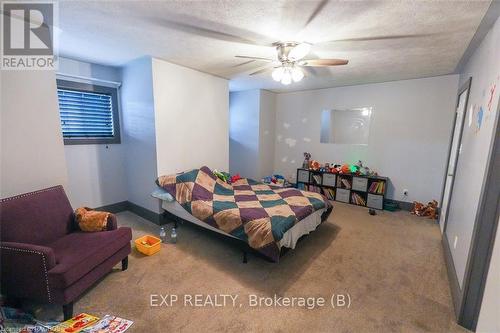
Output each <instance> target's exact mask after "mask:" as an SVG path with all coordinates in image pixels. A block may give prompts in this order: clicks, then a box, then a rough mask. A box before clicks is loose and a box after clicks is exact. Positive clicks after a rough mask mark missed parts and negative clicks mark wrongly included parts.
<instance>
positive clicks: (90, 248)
mask: <svg viewBox="0 0 500 333" xmlns="http://www.w3.org/2000/svg"><path fill="white" fill-rule="evenodd" d="M110 216H111V217H110V218H109V219H108V228H107V229H108V231H101V232H81V231H79V230H78V227H77V225H76V223H75V221H74V213H73V209H72V208H71V205H70V203H69V200H68V198H67V197H66V194H65V193H64V189H63V188H62V186H55V187H51V188H47V189H44V190H40V191H36V192H31V193H26V194H21V195H18V196H15V197H12V198H7V199H2V200H1V201H0V232H1V233H0V240H1V244H0V251H1V283H2V286H1V291H2V294H4V295H6V296H7V297H13V298H15V299H30V300H34V301H37V302H41V303H54V304H60V305H62V306H63V312H64V319H68V318H70V317H72V315H73V302H74V301H75V300H76V299H77V298H78V297H79V296H80V295H81V294H82V293H83V292H84V291H85V290H87V289H88V288H89V287H90V286H92V284H94V283H95V282H96V281H97V280H99V279H100V278H101V277H103V276H104V275H106V274H107V273H108V272H110V271H111V269H112V268H113V266H115V265H116V264H117V263H119V262H120V261H121V262H122V270H126V269H127V264H128V255H129V253H130V240H131V239H132V233H131V230H130V228H117V225H116V218H115V217H114V215H110Z"/></svg>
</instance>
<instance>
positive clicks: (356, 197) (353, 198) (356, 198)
mask: <svg viewBox="0 0 500 333" xmlns="http://www.w3.org/2000/svg"><path fill="white" fill-rule="evenodd" d="M351 201H352V202H353V203H355V204H356V205H360V206H366V201H365V199H364V198H363V197H362V196H360V195H359V194H357V193H352V194H351Z"/></svg>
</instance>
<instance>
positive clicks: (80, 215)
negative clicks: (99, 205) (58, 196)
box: [75, 207, 111, 232]
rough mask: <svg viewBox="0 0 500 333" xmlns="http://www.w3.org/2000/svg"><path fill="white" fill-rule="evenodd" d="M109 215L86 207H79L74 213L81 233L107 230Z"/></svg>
mask: <svg viewBox="0 0 500 333" xmlns="http://www.w3.org/2000/svg"><path fill="white" fill-rule="evenodd" d="M110 214H111V213H108V212H100V211H97V210H92V209H90V208H88V207H80V208H78V209H77V210H76V211H75V216H76V223H78V227H79V228H80V230H81V231H86V232H95V231H104V230H106V229H107V226H108V218H109V215H110Z"/></svg>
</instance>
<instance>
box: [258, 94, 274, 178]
mask: <svg viewBox="0 0 500 333" xmlns="http://www.w3.org/2000/svg"><path fill="white" fill-rule="evenodd" d="M275 127H276V94H275V93H272V92H269V91H266V90H261V91H260V113H259V161H260V165H259V177H258V178H257V179H260V178H262V177H265V176H270V175H272V174H273V173H274V142H275V137H276V136H275V134H274V133H275Z"/></svg>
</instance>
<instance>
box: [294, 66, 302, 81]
mask: <svg viewBox="0 0 500 333" xmlns="http://www.w3.org/2000/svg"><path fill="white" fill-rule="evenodd" d="M303 78H304V72H303V71H302V70H301V69H299V68H297V67H294V68H292V80H293V82H299V81H300V80H302V79H303Z"/></svg>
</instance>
